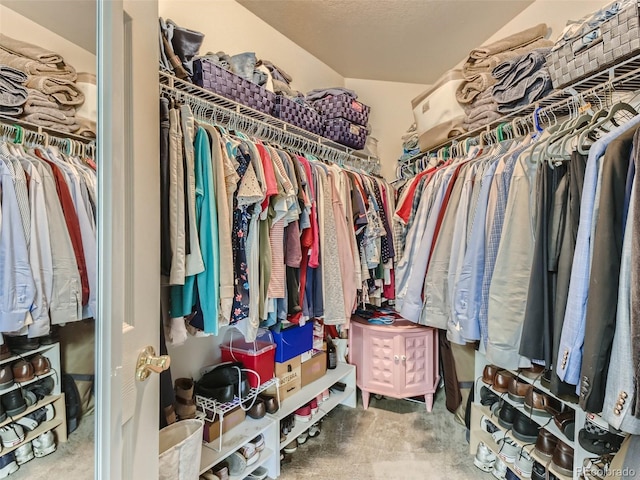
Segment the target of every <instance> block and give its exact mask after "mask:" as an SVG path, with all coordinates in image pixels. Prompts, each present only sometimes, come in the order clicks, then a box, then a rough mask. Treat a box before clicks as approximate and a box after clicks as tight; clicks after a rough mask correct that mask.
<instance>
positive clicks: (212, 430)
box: [202, 406, 247, 443]
mask: <svg viewBox="0 0 640 480" xmlns="http://www.w3.org/2000/svg"><path fill="white" fill-rule="evenodd" d="M246 417H247V414H246V413H245V412H244V410H242V409H241V408H240V407H239V406H238V407H237V408H236V409H235V410H231V411H230V412H229V413H226V414H225V415H224V416H223V417H222V433H223V434H225V433H227V432H228V431H229V430H231V429H232V428H233V427H235V426H237V425H239V424H241V423H242V422H244V419H245V418H246ZM202 436H203V438H204V441H205V442H209V443H210V442H213V441H214V440H217V439H218V437H219V436H220V417H219V416H218V415H216V416H215V418H214V420H213V421H209V420H205V422H204V431H203V434H202Z"/></svg>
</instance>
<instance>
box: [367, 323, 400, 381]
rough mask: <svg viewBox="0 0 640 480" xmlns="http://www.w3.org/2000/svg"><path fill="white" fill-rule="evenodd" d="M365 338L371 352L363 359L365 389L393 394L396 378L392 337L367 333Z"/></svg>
mask: <svg viewBox="0 0 640 480" xmlns="http://www.w3.org/2000/svg"><path fill="white" fill-rule="evenodd" d="M366 336H367V337H369V338H368V342H366V344H368V345H370V346H371V350H370V355H369V358H365V359H364V364H365V367H364V380H365V381H364V383H365V388H367V389H369V390H371V391H374V392H377V393H381V394H384V393H385V392H393V391H394V390H395V386H396V377H397V375H396V369H397V366H396V362H395V358H394V355H395V349H394V335H393V334H386V333H380V332H369V331H367V332H366Z"/></svg>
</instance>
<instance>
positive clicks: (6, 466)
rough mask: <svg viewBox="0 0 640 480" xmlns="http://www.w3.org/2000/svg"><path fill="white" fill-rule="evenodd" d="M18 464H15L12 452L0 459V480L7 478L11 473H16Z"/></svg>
mask: <svg viewBox="0 0 640 480" xmlns="http://www.w3.org/2000/svg"><path fill="white" fill-rule="evenodd" d="M18 468H20V467H19V466H18V464H17V463H16V456H15V455H14V454H13V452H9V453H7V454H5V455H2V456H1V457H0V478H7V477H8V476H9V475H11V474H12V473H15V472H17V471H18Z"/></svg>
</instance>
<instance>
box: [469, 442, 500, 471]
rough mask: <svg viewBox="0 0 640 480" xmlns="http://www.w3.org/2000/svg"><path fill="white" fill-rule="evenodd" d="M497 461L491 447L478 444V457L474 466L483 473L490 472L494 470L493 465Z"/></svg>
mask: <svg viewBox="0 0 640 480" xmlns="http://www.w3.org/2000/svg"><path fill="white" fill-rule="evenodd" d="M495 461H496V456H495V455H494V454H493V452H492V451H491V450H489V447H487V446H486V445H485V443H484V442H480V443H479V444H478V448H477V449H476V456H475V457H474V459H473V464H474V465H475V466H476V467H478V468H479V469H480V470H482V471H483V472H490V471H491V470H492V469H493V464H494V463H495Z"/></svg>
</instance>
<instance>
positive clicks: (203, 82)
mask: <svg viewBox="0 0 640 480" xmlns="http://www.w3.org/2000/svg"><path fill="white" fill-rule="evenodd" d="M193 81H194V83H195V84H196V85H198V86H200V87H202V88H206V89H207V90H210V91H212V92H214V93H217V94H218V95H222V96H223V97H226V98H228V99H230V100H234V101H236V102H238V103H241V104H242V105H246V106H247V107H250V108H253V109H254V110H258V111H260V112H263V113H266V114H268V115H271V114H272V112H273V105H274V98H275V95H274V94H273V92H270V91H269V90H267V89H265V88H263V87H261V86H260V85H258V84H256V83H253V82H250V81H248V80H245V79H244V78H242V77H239V76H238V75H236V74H235V73H233V72H230V71H229V70H226V69H224V68H222V67H221V66H220V65H217V64H215V63H213V62H211V61H210V60H207V59H206V58H202V59H198V60H196V61H194V62H193Z"/></svg>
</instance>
